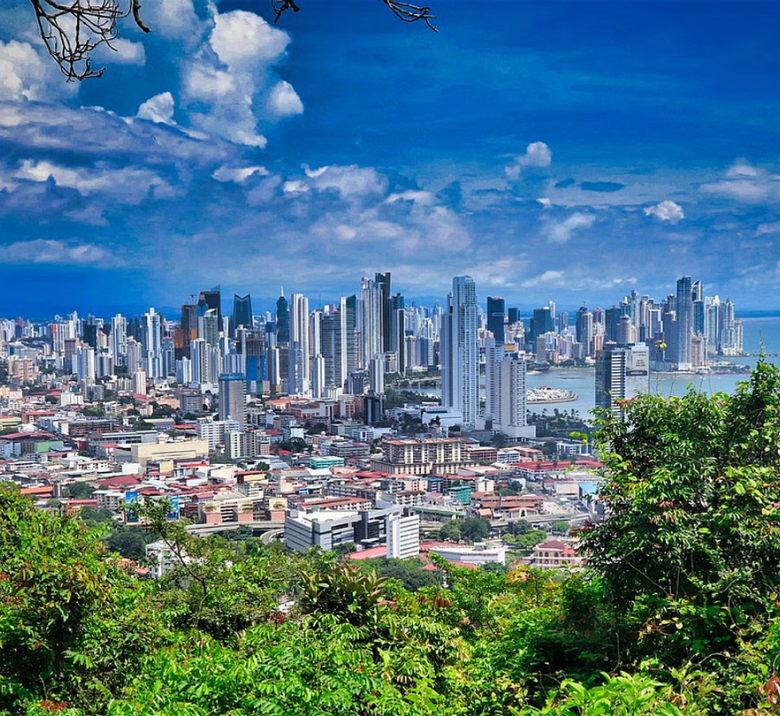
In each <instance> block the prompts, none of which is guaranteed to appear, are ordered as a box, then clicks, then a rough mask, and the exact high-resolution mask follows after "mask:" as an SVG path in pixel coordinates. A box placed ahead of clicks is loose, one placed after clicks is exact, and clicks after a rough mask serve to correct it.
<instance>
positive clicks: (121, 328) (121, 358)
mask: <svg viewBox="0 0 780 716" xmlns="http://www.w3.org/2000/svg"><path fill="white" fill-rule="evenodd" d="M110 338H111V341H110V345H111V354H112V355H113V356H114V363H115V365H125V364H126V363H127V319H126V318H125V317H124V316H123V315H122V314H121V313H117V314H116V316H114V317H113V318H112V319H111V336H110Z"/></svg>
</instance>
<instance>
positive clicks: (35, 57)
mask: <svg viewBox="0 0 780 716" xmlns="http://www.w3.org/2000/svg"><path fill="white" fill-rule="evenodd" d="M75 91H76V90H75V89H74V88H73V87H72V85H68V86H66V83H65V82H64V81H63V79H62V75H60V73H59V71H58V70H57V69H56V67H55V65H54V63H53V61H51V60H48V59H47V58H43V57H41V55H40V54H39V52H38V50H37V49H36V48H35V47H33V46H32V45H30V44H28V43H26V42H19V41H18V40H11V41H10V42H8V43H6V42H3V41H2V40H0V100H13V101H21V100H51V99H52V98H54V97H59V96H62V95H64V94H72V93H75Z"/></svg>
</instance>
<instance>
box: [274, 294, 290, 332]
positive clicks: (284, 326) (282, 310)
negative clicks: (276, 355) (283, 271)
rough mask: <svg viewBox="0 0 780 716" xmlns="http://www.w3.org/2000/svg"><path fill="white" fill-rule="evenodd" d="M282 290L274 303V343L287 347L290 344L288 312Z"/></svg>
mask: <svg viewBox="0 0 780 716" xmlns="http://www.w3.org/2000/svg"><path fill="white" fill-rule="evenodd" d="M288 305H289V304H288V303H287V299H286V298H285V297H284V289H282V290H281V293H280V295H279V298H278V299H277V301H276V343H277V345H282V344H284V345H287V344H288V343H289V342H290V312H289V309H288Z"/></svg>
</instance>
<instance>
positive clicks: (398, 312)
mask: <svg viewBox="0 0 780 716" xmlns="http://www.w3.org/2000/svg"><path fill="white" fill-rule="evenodd" d="M387 275H388V276H389V274H387ZM389 304H390V314H389V323H390V326H389V343H388V344H387V345H386V347H385V353H395V354H396V355H397V357H398V361H397V369H398V372H399V373H403V372H404V370H405V369H406V366H407V358H406V302H405V301H404V297H403V296H402V295H401V294H400V293H397V294H396V295H395V296H392V297H391V298H390V301H389Z"/></svg>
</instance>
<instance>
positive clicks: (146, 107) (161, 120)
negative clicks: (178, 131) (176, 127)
mask: <svg viewBox="0 0 780 716" xmlns="http://www.w3.org/2000/svg"><path fill="white" fill-rule="evenodd" d="M174 105H175V103H174V100H173V95H172V94H171V93H170V92H163V93H162V94H158V95H155V96H154V97H151V98H150V99H148V100H146V102H144V103H143V104H142V105H141V106H140V107H139V108H138V114H137V115H136V116H137V117H138V119H148V120H149V121H150V122H154V123H155V124H175V122H174V121H173V111H174Z"/></svg>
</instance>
